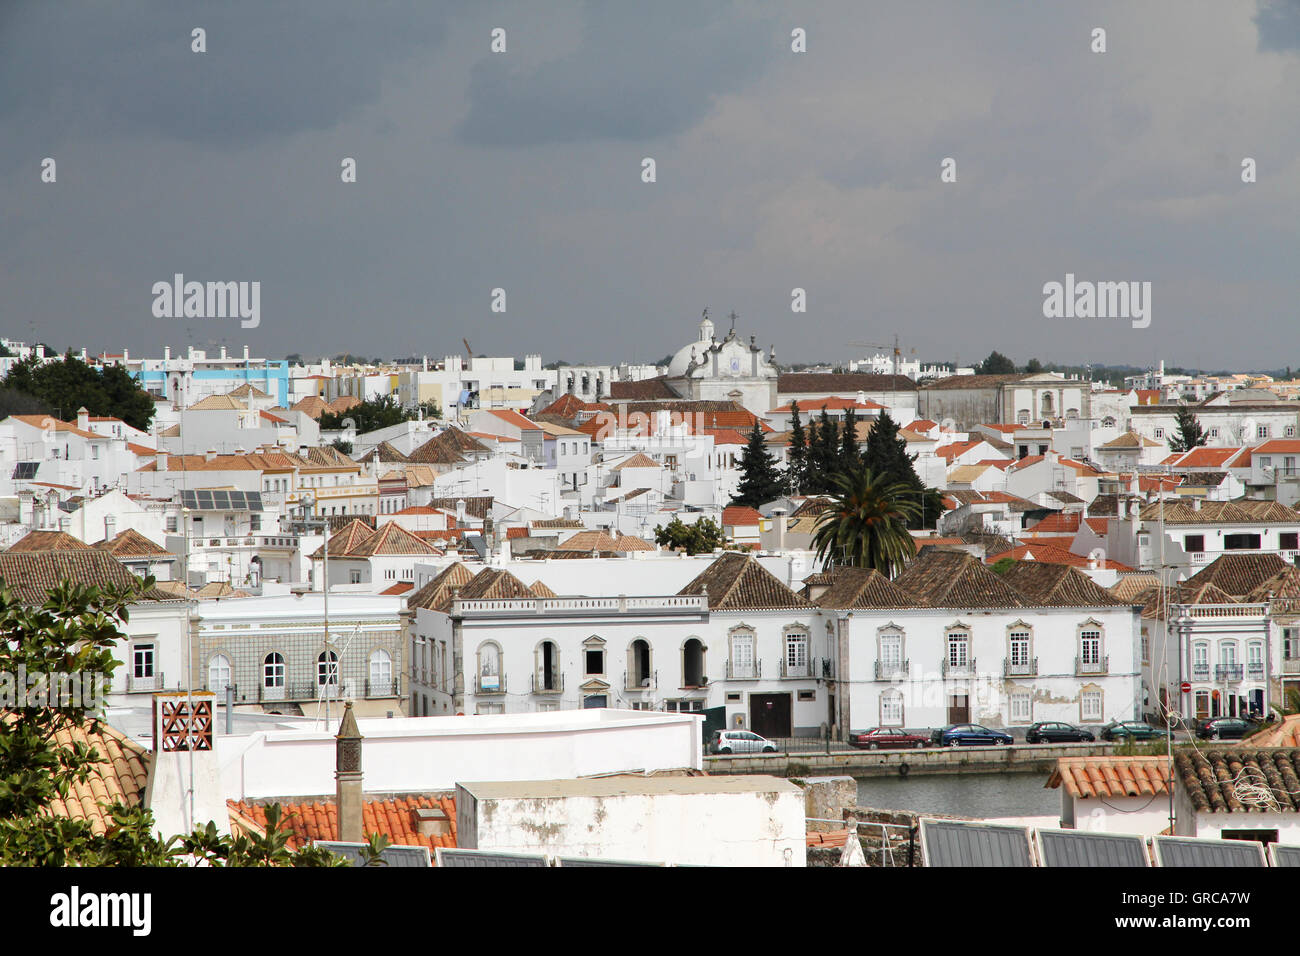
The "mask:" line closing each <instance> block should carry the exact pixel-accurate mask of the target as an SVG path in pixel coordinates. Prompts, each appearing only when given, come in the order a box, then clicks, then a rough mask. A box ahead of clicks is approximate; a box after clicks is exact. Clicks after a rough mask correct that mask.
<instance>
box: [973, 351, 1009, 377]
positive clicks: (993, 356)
mask: <svg viewBox="0 0 1300 956" xmlns="http://www.w3.org/2000/svg"><path fill="white" fill-rule="evenodd" d="M1015 371H1016V363H1015V362H1013V361H1011V359H1009V358H1007V357H1006V356H1005V355H1003V354H1002V353H1001V352H998V351H996V350H995V351H992V352H990V353H989V357H988V358H986V359H985V360H984V361H983V362H980V364H979V365H977V366H975V374H977V375H1011V374H1013V373H1014V372H1015Z"/></svg>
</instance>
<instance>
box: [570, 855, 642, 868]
mask: <svg viewBox="0 0 1300 956" xmlns="http://www.w3.org/2000/svg"><path fill="white" fill-rule="evenodd" d="M557 862H558V863H559V865H560V866H663V864H662V863H636V862H633V861H631V860H596V859H592V858H591V857H586V856H562V857H560V858H559V860H558V861H557Z"/></svg>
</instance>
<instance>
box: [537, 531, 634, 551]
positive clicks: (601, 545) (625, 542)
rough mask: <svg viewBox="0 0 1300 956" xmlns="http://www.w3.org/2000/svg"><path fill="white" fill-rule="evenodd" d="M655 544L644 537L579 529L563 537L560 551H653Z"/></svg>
mask: <svg viewBox="0 0 1300 956" xmlns="http://www.w3.org/2000/svg"><path fill="white" fill-rule="evenodd" d="M654 549H655V546H654V545H653V544H651V543H650V542H649V541H647V540H645V539H644V538H638V537H636V536H635V535H631V534H622V533H620V534H619V535H618V536H617V537H613V536H611V535H609V534H607V533H606V532H604V531H579V532H578V533H577V534H575V535H573V536H572V537H570V538H565V539H564V541H563V543H561V544H560V545H559V547H558V550H560V551H653V550H654Z"/></svg>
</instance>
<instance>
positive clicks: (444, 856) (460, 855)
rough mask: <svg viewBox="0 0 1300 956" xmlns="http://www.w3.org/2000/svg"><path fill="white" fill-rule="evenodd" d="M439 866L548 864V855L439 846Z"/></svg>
mask: <svg viewBox="0 0 1300 956" xmlns="http://www.w3.org/2000/svg"><path fill="white" fill-rule="evenodd" d="M438 865H439V866H476V867H499V866H546V865H547V862H546V857H544V856H529V855H526V854H523V853H493V852H491V851H490V850H447V849H443V848H442V847H438Z"/></svg>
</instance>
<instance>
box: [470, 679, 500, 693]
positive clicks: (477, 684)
mask: <svg viewBox="0 0 1300 956" xmlns="http://www.w3.org/2000/svg"><path fill="white" fill-rule="evenodd" d="M474 692H475V693H476V694H504V693H505V692H506V675H505V674H502V675H501V676H500V677H497V676H496V675H495V674H479V675H478V677H477V678H475V680H474Z"/></svg>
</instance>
